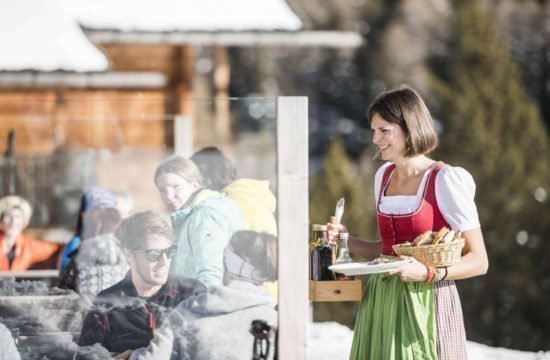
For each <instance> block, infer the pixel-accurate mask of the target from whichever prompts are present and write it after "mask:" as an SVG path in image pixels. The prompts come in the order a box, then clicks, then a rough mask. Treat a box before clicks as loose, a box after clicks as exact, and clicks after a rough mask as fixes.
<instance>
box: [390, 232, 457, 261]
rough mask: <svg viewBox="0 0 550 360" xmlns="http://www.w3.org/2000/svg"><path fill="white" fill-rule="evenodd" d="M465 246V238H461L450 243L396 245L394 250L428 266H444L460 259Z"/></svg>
mask: <svg viewBox="0 0 550 360" xmlns="http://www.w3.org/2000/svg"><path fill="white" fill-rule="evenodd" d="M463 247H464V239H463V238H460V239H458V240H453V241H452V242H450V243H448V244H437V245H419V246H414V245H403V244H400V245H394V246H393V251H394V252H395V253H396V254H397V255H404V256H412V257H414V258H415V259H416V260H418V261H420V262H421V263H423V264H425V265H428V266H434V267H444V266H451V265H454V264H456V263H458V262H459V261H460V257H461V255H462V248H463Z"/></svg>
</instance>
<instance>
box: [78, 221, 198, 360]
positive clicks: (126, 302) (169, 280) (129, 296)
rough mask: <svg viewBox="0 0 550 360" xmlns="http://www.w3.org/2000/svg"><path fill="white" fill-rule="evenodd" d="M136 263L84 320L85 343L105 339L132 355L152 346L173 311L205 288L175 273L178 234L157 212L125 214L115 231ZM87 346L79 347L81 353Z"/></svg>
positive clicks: (112, 347) (103, 342) (111, 347)
mask: <svg viewBox="0 0 550 360" xmlns="http://www.w3.org/2000/svg"><path fill="white" fill-rule="evenodd" d="M115 237H116V238H117V239H118V240H119V241H120V246H121V247H122V250H123V253H124V255H125V257H126V260H127V261H128V265H129V266H130V271H129V272H128V274H127V275H126V277H125V278H124V279H123V280H121V281H120V282H118V283H117V284H115V285H113V286H112V287H110V288H108V289H106V290H104V291H102V292H100V293H99V294H98V296H97V298H96V300H95V301H94V308H93V309H92V310H91V311H90V312H89V313H88V315H87V316H86V319H85V320H84V325H83V327H82V332H81V335H80V340H79V345H80V346H82V347H83V346H89V345H93V344H96V343H99V344H101V345H102V346H103V347H104V348H106V349H107V350H108V351H110V352H111V353H112V354H119V355H122V354H121V353H123V354H124V355H122V356H120V357H119V358H126V357H127V356H129V354H130V353H131V351H132V350H134V349H137V348H139V347H143V346H147V345H148V344H149V342H150V340H151V339H152V338H153V336H154V334H155V330H156V328H157V327H158V326H160V324H161V323H162V321H163V319H164V317H165V316H166V313H167V310H169V309H172V308H174V307H175V306H176V305H177V304H179V303H180V302H181V301H183V300H185V299H187V298H188V297H190V296H193V295H197V294H199V293H202V292H204V291H205V287H204V285H202V284H201V283H200V282H198V281H196V280H192V279H186V278H181V277H172V276H169V275H168V273H169V269H170V263H171V261H172V259H173V258H174V255H175V254H176V246H175V244H174V242H173V233H172V229H171V228H170V226H169V225H168V224H167V222H166V221H164V220H163V219H162V217H161V216H160V215H158V214H156V213H154V212H152V211H145V212H141V213H136V214H134V215H132V216H130V217H128V218H127V219H124V220H123V221H122V222H121V223H120V224H119V226H118V227H117V229H116V231H115ZM85 353H86V348H81V349H79V355H80V356H79V357H80V358H82V357H85V356H82V355H84V354H85Z"/></svg>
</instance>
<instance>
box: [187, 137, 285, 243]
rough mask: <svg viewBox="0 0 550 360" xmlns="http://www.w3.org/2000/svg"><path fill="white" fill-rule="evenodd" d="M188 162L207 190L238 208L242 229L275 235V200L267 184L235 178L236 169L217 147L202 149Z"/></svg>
mask: <svg viewBox="0 0 550 360" xmlns="http://www.w3.org/2000/svg"><path fill="white" fill-rule="evenodd" d="M191 160H192V161H193V162H194V163H195V165H197V167H198V168H199V170H200V172H201V174H202V176H203V178H204V183H205V184H204V185H205V187H206V188H208V189H211V190H216V191H220V192H223V193H225V194H226V195H227V197H229V198H230V199H231V200H233V201H234V202H236V203H237V205H239V207H240V208H241V210H242V212H243V216H244V223H245V228H244V230H251V231H257V232H264V233H268V234H271V235H273V236H277V222H276V220H275V208H276V205H277V200H276V199H275V195H274V194H273V192H272V191H271V190H270V189H269V181H267V180H256V179H244V178H243V179H237V171H236V169H235V167H234V166H233V164H232V163H231V161H230V160H229V159H228V158H227V157H225V155H224V154H223V153H222V152H221V150H220V149H218V148H217V147H206V148H203V149H201V150H199V151H197V152H196V153H194V154H193V156H191Z"/></svg>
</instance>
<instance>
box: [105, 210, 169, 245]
mask: <svg viewBox="0 0 550 360" xmlns="http://www.w3.org/2000/svg"><path fill="white" fill-rule="evenodd" d="M149 235H161V236H164V237H166V238H167V239H168V240H170V241H174V234H173V232H172V228H171V227H170V225H168V223H167V222H166V221H165V220H164V219H163V218H162V216H160V215H159V214H157V213H155V212H153V211H143V212H139V213H136V214H134V215H131V216H130V217H128V218H126V219H124V220H122V221H121V222H120V224H119V225H118V227H117V228H116V231H115V237H116V238H117V239H118V240H119V241H120V246H121V247H123V248H126V249H134V250H139V249H144V248H145V242H146V239H147V237H148V236H149Z"/></svg>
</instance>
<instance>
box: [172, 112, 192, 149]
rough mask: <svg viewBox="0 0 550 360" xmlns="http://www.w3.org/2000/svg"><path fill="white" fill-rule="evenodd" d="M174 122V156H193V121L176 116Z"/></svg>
mask: <svg viewBox="0 0 550 360" xmlns="http://www.w3.org/2000/svg"><path fill="white" fill-rule="evenodd" d="M174 122H175V124H174V154H175V155H180V156H183V157H184V158H189V157H191V155H193V119H192V118H191V116H184V115H176V116H175V117H174Z"/></svg>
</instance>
